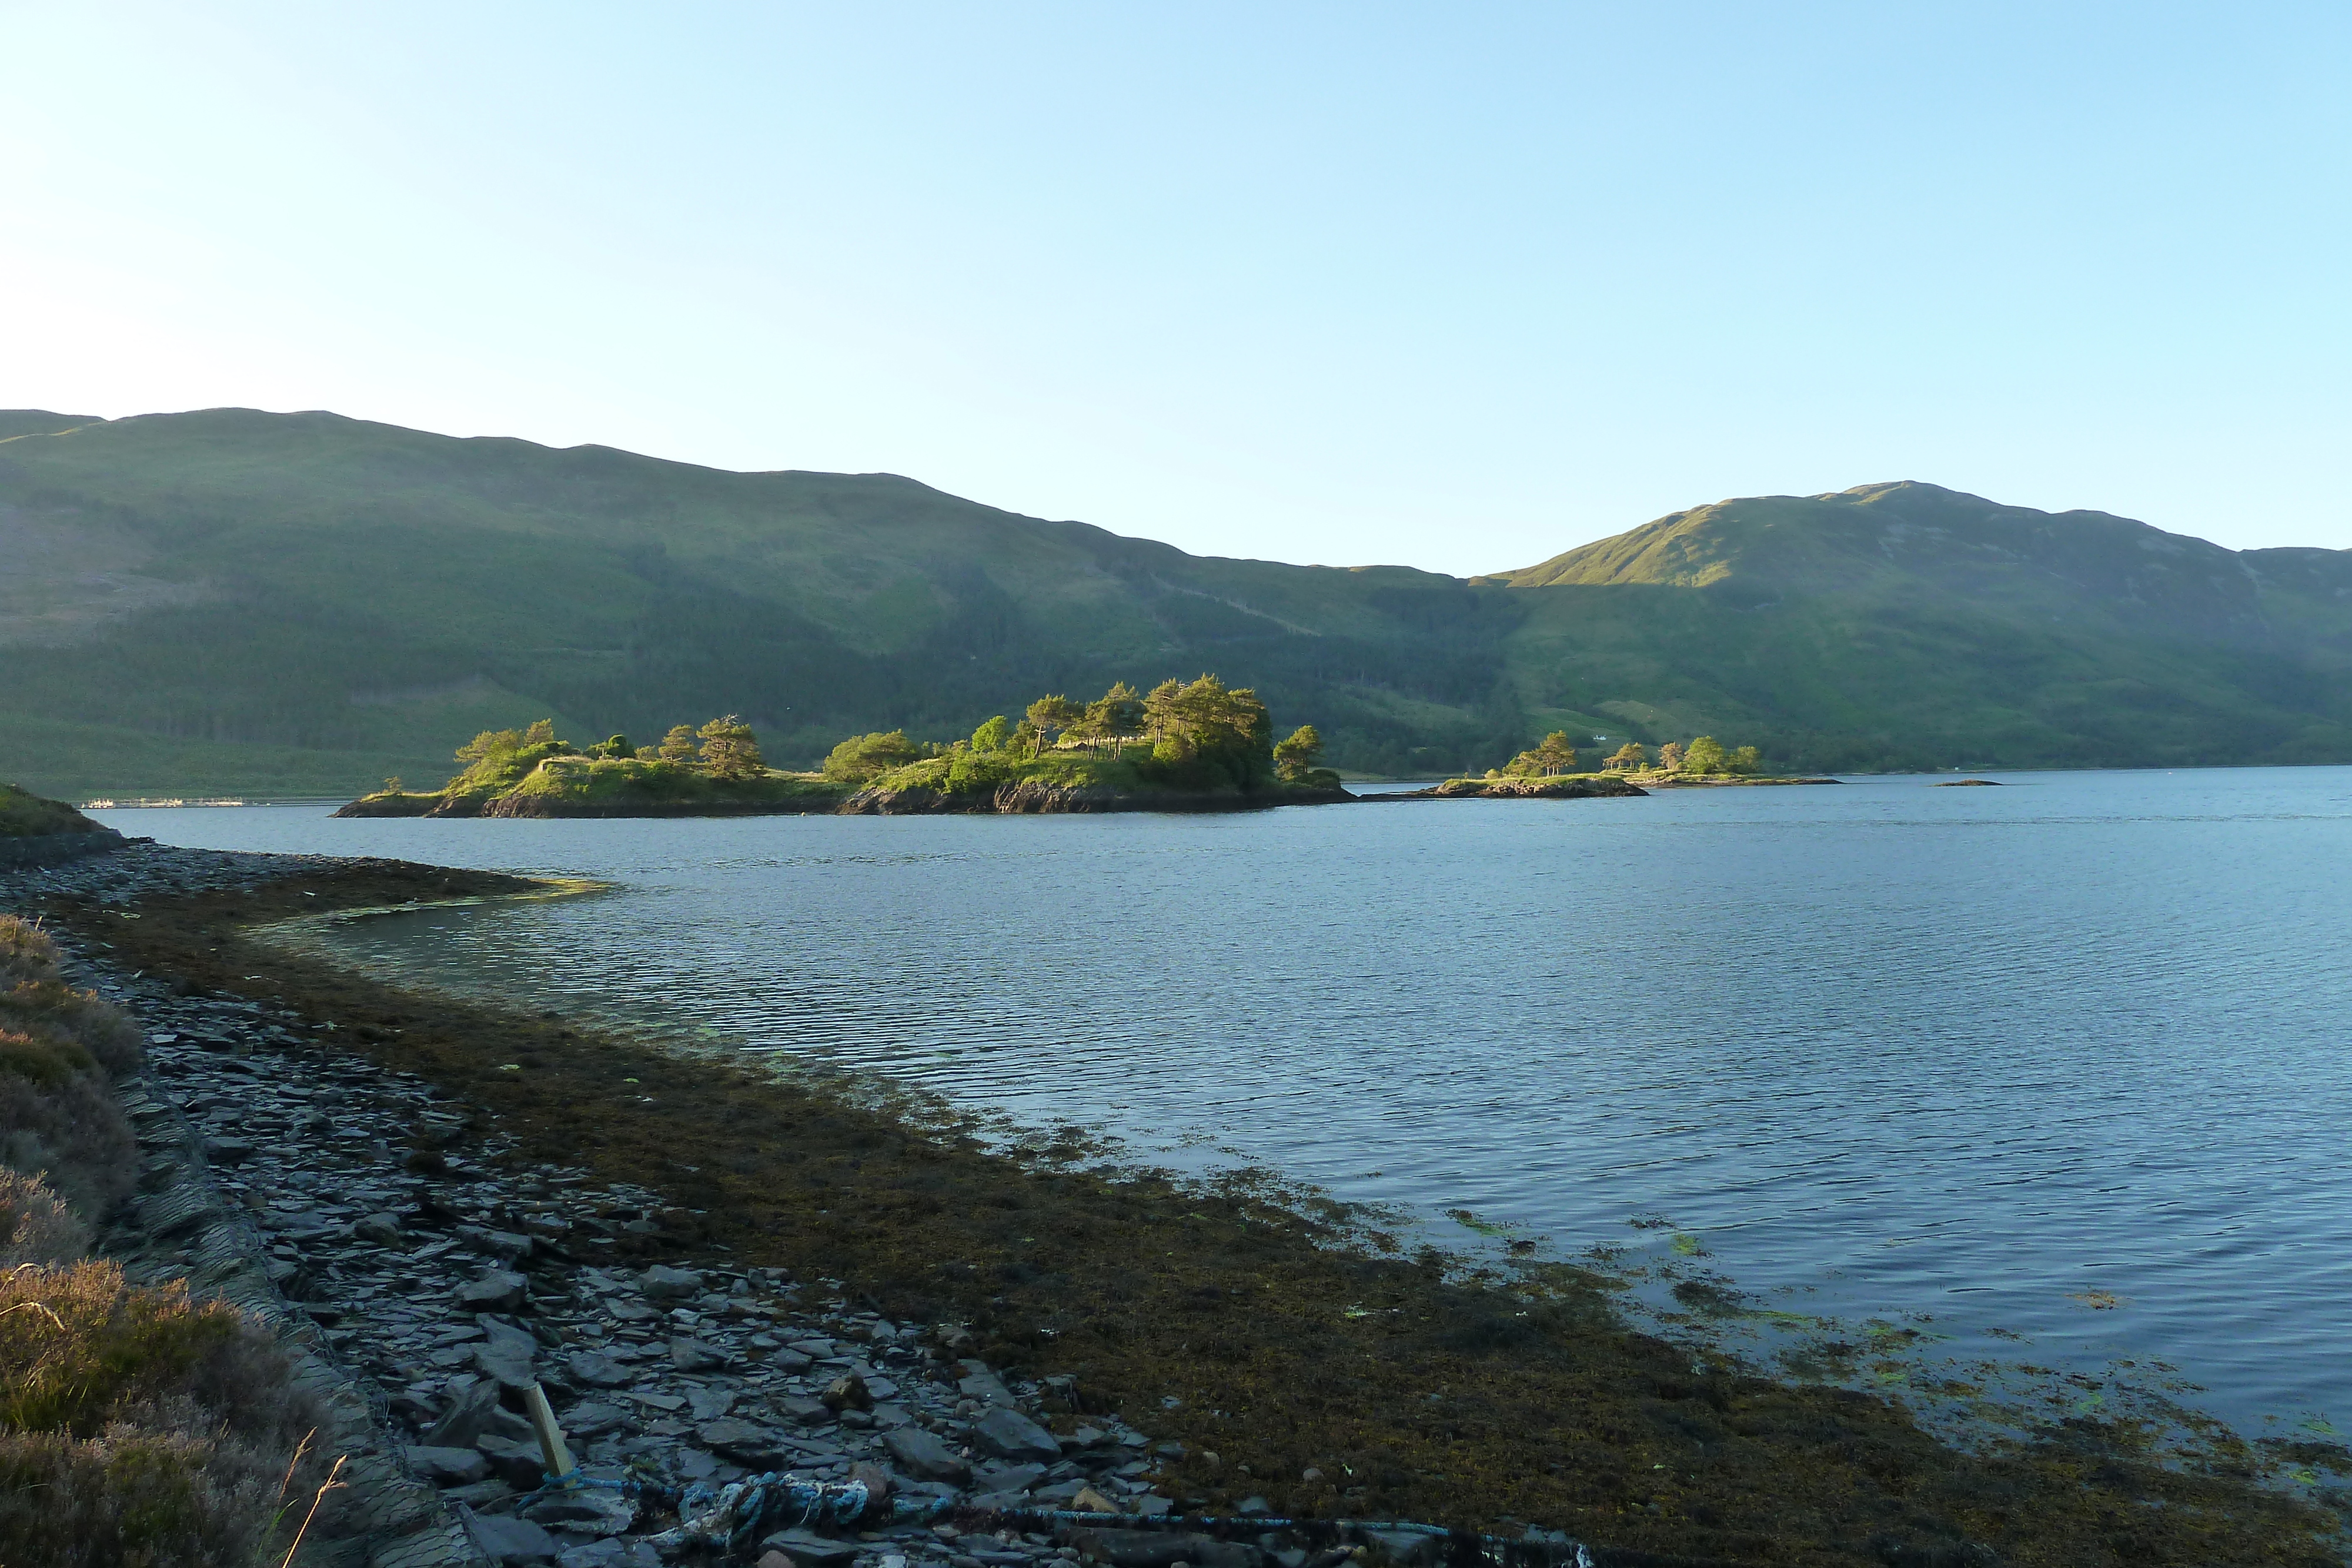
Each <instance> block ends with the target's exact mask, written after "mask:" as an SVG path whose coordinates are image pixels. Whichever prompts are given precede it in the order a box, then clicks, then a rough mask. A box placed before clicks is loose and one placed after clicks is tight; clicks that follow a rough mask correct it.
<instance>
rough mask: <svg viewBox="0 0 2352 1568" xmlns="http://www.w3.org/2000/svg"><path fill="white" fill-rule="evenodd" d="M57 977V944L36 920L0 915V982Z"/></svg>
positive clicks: (10, 982)
mask: <svg viewBox="0 0 2352 1568" xmlns="http://www.w3.org/2000/svg"><path fill="white" fill-rule="evenodd" d="M57 977H58V945H57V944H56V943H54V942H52V941H50V940H49V934H48V933H47V932H46V931H44V930H42V929H41V928H40V926H39V925H37V924H36V923H35V922H33V921H30V920H26V919H23V918H21V917H19V916H17V915H0V985H7V984H13V983H14V982H16V981H18V980H54V979H56V978H57Z"/></svg>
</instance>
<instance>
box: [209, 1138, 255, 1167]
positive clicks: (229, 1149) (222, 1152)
mask: <svg viewBox="0 0 2352 1568" xmlns="http://www.w3.org/2000/svg"><path fill="white" fill-rule="evenodd" d="M205 1158H206V1159H208V1160H210V1161H212V1163H213V1164H215V1165H216V1166H241V1165H243V1164H245V1162H246V1161H247V1160H249V1159H251V1158H253V1145H251V1144H249V1143H247V1141H246V1140H245V1139H243V1138H206V1139H205Z"/></svg>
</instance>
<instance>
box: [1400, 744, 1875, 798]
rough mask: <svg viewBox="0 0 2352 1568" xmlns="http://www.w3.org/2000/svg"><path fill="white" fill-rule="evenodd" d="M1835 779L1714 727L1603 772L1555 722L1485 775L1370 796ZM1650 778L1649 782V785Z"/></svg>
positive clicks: (1550, 793)
mask: <svg viewBox="0 0 2352 1568" xmlns="http://www.w3.org/2000/svg"><path fill="white" fill-rule="evenodd" d="M1836 782H1837V780H1836V779H1791V778H1778V777H1774V776H1772V775H1769V774H1767V773H1766V772H1765V771H1764V758H1763V755H1762V754H1761V753H1760V752H1759V751H1758V750H1757V749H1756V747H1752V746H1743V747H1739V748H1738V750H1736V751H1729V750H1726V749H1725V748H1724V746H1723V743H1722V742H1721V741H1718V740H1717V739H1716V738H1715V737H1713V736H1711V735H1702V736H1700V737H1698V738H1697V739H1696V740H1694V741H1692V742H1691V743H1690V744H1689V745H1688V746H1685V745H1683V744H1682V743H1681V742H1680V741H1675V740H1670V741H1667V742H1666V743H1665V744H1664V746H1661V747H1658V754H1657V757H1656V758H1654V759H1653V758H1652V757H1651V756H1650V752H1649V748H1648V747H1644V746H1643V745H1642V743H1641V742H1640V741H1637V740H1629V741H1627V742H1626V743H1625V744H1624V745H1622V746H1621V747H1618V748H1617V751H1616V753H1615V755H1613V756H1612V757H1611V758H1609V760H1608V761H1607V762H1606V763H1604V764H1602V765H1601V771H1600V772H1598V773H1579V772H1577V771H1576V747H1574V746H1573V745H1571V744H1570V741H1569V738H1568V736H1567V735H1566V733H1565V732H1563V731H1560V730H1557V729H1556V730H1553V731H1552V732H1551V733H1550V734H1549V735H1547V736H1545V737H1543V743H1542V744H1541V745H1539V746H1537V747H1533V748H1531V749H1529V750H1527V751H1522V752H1520V753H1519V754H1518V755H1517V757H1514V758H1511V759H1510V761H1508V762H1507V763H1505V764H1504V765H1503V766H1502V767H1500V768H1488V769H1486V777H1485V778H1483V779H1447V780H1445V782H1444V783H1443V784H1433V785H1432V786H1430V787H1429V788H1428V789H1412V790H1408V791H1405V792H1403V793H1401V794H1391V795H1367V796H1365V797H1364V799H1365V800H1583V799H1588V798H1590V797H1592V796H1596V795H1646V794H1648V793H1649V792H1650V790H1652V789H1693V788H1704V787H1706V786H1710V785H1723V784H1834V783H1836ZM1644 786H1646V788H1644Z"/></svg>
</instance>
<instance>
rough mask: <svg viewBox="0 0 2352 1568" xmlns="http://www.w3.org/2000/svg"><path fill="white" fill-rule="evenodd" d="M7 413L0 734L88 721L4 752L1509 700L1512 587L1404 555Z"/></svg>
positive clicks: (933, 495) (1458, 730)
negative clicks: (1504, 662)
mask: <svg viewBox="0 0 2352 1568" xmlns="http://www.w3.org/2000/svg"><path fill="white" fill-rule="evenodd" d="M9 431H15V432H18V433H19V434H16V435H15V436H14V437H13V438H0V549H5V550H7V552H8V553H9V554H11V555H13V556H16V558H18V559H28V560H32V561H35V562H37V563H38V565H37V570H34V571H32V572H28V573H26V574H24V575H22V576H20V577H17V578H16V579H14V580H12V582H11V584H10V586H9V587H8V588H7V589H6V590H5V591H0V645H5V647H6V652H7V658H8V664H9V668H10V673H11V677H12V678H11V679H10V681H9V682H8V683H6V689H5V692H0V734H5V733H6V730H5V724H6V719H7V717H8V716H14V717H15V718H16V720H17V721H18V722H19V723H22V722H23V721H25V720H28V719H40V720H47V721H50V722H52V723H67V724H71V725H74V726H77V727H87V728H86V729H85V730H84V732H83V734H82V735H81V736H80V737H79V738H78V740H77V743H76V744H75V745H74V746H72V747H68V748H65V749H64V750H62V751H51V750H48V749H47V748H46V747H44V748H43V750H42V752H40V753H37V754H34V755H27V756H25V757H22V758H10V760H11V761H12V762H13V763H14V764H15V765H16V768H17V769H18V771H19V772H20V773H21V774H22V775H23V776H24V777H26V778H27V779H31V780H33V781H35V782H36V783H37V784H40V785H42V786H44V787H47V788H49V789H57V790H63V791H67V792H75V793H79V792H86V791H89V790H92V789H110V790H116V791H122V792H132V791H136V790H140V789H145V788H147V787H150V786H152V787H154V788H157V789H176V788H183V787H184V785H183V784H182V783H181V782H180V781H178V780H177V779H170V778H153V777H149V776H148V768H149V767H150V766H151V765H152V764H151V758H152V753H147V752H144V751H142V748H140V747H129V746H126V745H124V744H122V743H121V740H120V738H119V737H121V736H122V735H124V734H126V733H128V734H134V735H140V736H148V737H168V738H170V739H173V740H174V741H183V742H184V741H212V742H230V743H236V744H237V745H240V746H250V747H266V748H278V750H279V751H280V752H281V753H282V752H283V751H285V750H287V749H292V750H299V751H306V752H312V753H317V754H320V755H323V756H330V757H332V756H341V755H348V756H350V757H351V758H352V767H351V768H349V769H347V770H346V771H347V773H348V778H347V779H346V786H347V787H355V786H361V785H368V784H373V782H375V780H376V779H378V778H380V777H381V776H382V774H383V772H384V771H397V772H401V773H404V774H407V775H415V776H418V777H424V778H432V777H435V776H436V775H438V774H442V773H446V770H447V762H448V753H449V749H450V747H453V746H455V745H456V744H457V742H459V741H461V740H463V739H465V738H467V737H468V736H470V735H471V734H472V733H474V731H475V730H477V729H478V728H483V727H495V726H497V725H501V724H511V723H514V722H517V721H519V720H520V719H523V718H525V717H536V716H540V715H542V714H545V713H547V712H549V711H553V712H555V713H558V714H560V715H562V716H564V717H565V718H566V719H567V720H568V721H569V725H570V726H576V727H577V728H579V729H580V730H583V731H594V732H597V733H604V732H607V731H612V730H627V731H631V732H634V733H654V734H658V733H660V731H661V730H662V729H664V728H665V727H667V726H668V725H671V724H674V723H677V722H681V721H684V720H689V719H691V720H697V721H698V720H700V719H702V718H706V717H708V716H710V715H711V714H714V713H718V712H721V711H734V712H740V713H741V714H743V715H744V716H745V717H746V718H748V719H749V720H751V723H752V724H753V725H755V726H756V727H758V728H759V730H760V732H761V737H762V739H763V743H764V744H765V745H766V747H767V748H768V751H769V754H770V755H771V756H772V758H776V759H777V760H779V761H803V762H805V761H813V760H814V759H815V758H817V757H820V756H822V755H823V754H824V751H825V750H826V749H827V748H828V747H831V746H832V744H833V743H834V742H835V741H836V740H838V739H839V738H840V737H841V736H842V735H843V734H844V733H846V732H850V731H856V730H866V729H873V728H877V727H899V726H904V727H908V729H910V730H913V731H915V732H917V733H919V734H935V735H942V736H944V735H953V734H961V733H963V732H965V731H968V730H969V729H970V728H971V726H972V725H973V723H974V722H976V720H977V719H978V718H980V717H984V716H986V715H988V714H989V713H991V712H997V711H1003V710H1004V709H1005V708H1007V707H1008V706H1011V705H1012V704H1013V702H1014V701H1015V700H1016V699H1019V700H1026V698H1027V697H1028V696H1029V695H1034V693H1036V692H1038V691H1040V690H1061V689H1064V688H1068V689H1071V690H1085V691H1092V690H1098V689H1100V688H1101V687H1102V686H1104V685H1108V680H1109V679H1111V678H1119V677H1124V678H1127V679H1129V680H1132V681H1136V682H1138V683H1139V684H1141V685H1150V684H1152V683H1153V682H1156V681H1157V680H1159V679H1160V678H1163V677H1165V676H1168V675H1171V674H1181V675H1191V674H1198V673H1199V672H1200V671H1201V670H1202V669H1204V668H1215V669H1219V670H1222V671H1224V672H1226V673H1228V674H1236V675H1237V677H1238V678H1239V679H1242V680H1245V681H1248V682H1252V683H1255V685H1256V686H1257V688H1258V690H1259V691H1260V692H1261V693H1263V694H1264V695H1265V696H1266V698H1267V700H1268V701H1269V702H1270V703H1271V704H1272V706H1273V707H1274V709H1275V712H1276V717H1277V720H1279V721H1281V722H1284V723H1286V724H1289V723H1296V722H1301V721H1304V720H1306V719H1307V718H1310V717H1311V718H1312V719H1314V720H1315V722H1317V723H1318V725H1319V726H1320V727H1322V728H1323V730H1324V732H1325V734H1326V735H1328V736H1329V737H1331V738H1332V742H1333V750H1334V752H1335V754H1337V755H1339V757H1340V758H1341V760H1342V761H1343V762H1352V764H1353V765H1354V766H1358V767H1365V768H1380V769H1397V768H1414V767H1427V768H1440V767H1458V766H1462V765H1465V764H1466V763H1467V762H1468V761H1469V760H1470V758H1472V757H1473V756H1474V755H1479V754H1483V752H1484V751H1486V750H1488V749H1492V748H1493V747H1497V746H1503V745H1506V744H1507V742H1508V741H1509V740H1510V738H1511V737H1514V736H1515V735H1516V731H1517V720H1516V716H1512V715H1509V714H1507V713H1496V712H1493V711H1490V707H1491V705H1492V703H1493V702H1494V701H1495V700H1496V696H1497V694H1498V691H1499V690H1500V689H1501V683H1500V681H1499V678H1498V677H1499V672H1500V661H1499V653H1498V644H1499V643H1500V640H1501V638H1502V637H1503V636H1504V635H1505V634H1506V633H1507V632H1508V631H1509V630H1510V628H1511V626H1512V625H1513V624H1514V622H1515V620H1516V614H1517V607H1516V603H1515V601H1514V600H1513V597H1512V596H1511V595H1510V594H1508V593H1507V592H1506V591H1501V590H1498V589H1486V590H1479V589H1474V588H1472V587H1470V586H1468V585H1466V584H1465V583H1462V582H1460V581H1457V580H1454V579H1451V578H1445V577H1440V576H1436V575H1433V574H1431V573H1426V572H1419V571H1412V570H1403V569H1397V568H1372V569H1367V570H1336V569H1328V568H1311V567H1294V566H1284V565H1278V564H1274V563H1266V562H1255V561H1234V560H1208V559H1196V558H1193V557H1190V556H1186V555H1185V554H1183V553H1182V552H1181V551H1179V550H1176V549H1171V548H1170V547H1168V546H1165V545H1160V544H1154V543H1151V542H1150V541H1146V540H1139V539H1126V538H1118V536H1116V535H1113V534H1109V533H1106V532H1104V531H1103V530H1102V529H1099V528H1089V527H1087V526H1085V525H1083V524H1078V523H1055V522H1045V521H1040V520H1038V519H1035V518H1031V517H1017V516H1014V515H1013V514H1010V513H1006V512H1001V511H997V510H994V509H992V508H990V507H982V506H978V505H975V504H973V503H971V502H969V501H963V500H960V499H958V498H956V497H951V496H946V495H942V494H940V492H938V491H936V490H932V489H929V488H928V487H927V486H922V485H919V484H917V483H915V482H914V481H912V480H908V479H901V478H897V477H894V476H888V475H864V476H846V475H822V474H796V473H782V474H729V473H721V472H718V471H716V470H712V469H706V468H697V467H693V466H690V465H684V464H676V463H665V462H659V461H656V460H654V459H651V458H645V457H637V456H633V455H629V454H626V453H621V452H614V451H610V450H606V449H603V448H595V447H585V448H574V449H572V450H568V451H553V450H551V449H548V448H545V447H541V446H534V445H531V444H529V443H525V442H520V441H499V440H473V441H460V440H453V439H450V438H447V437H443V436H435V435H426V434H419V433H416V432H413V431H405V430H400V429H396V428H394V427H390V426H385V425H377V424H368V423H362V422H359V421H354V420H348V419H342V418H339V417H337V416H334V415H331V414H296V415H273V414H261V413H246V412H239V411H220V412H213V413H193V414H173V415H155V416H150V417H145V418H140V419H129V420H121V421H115V422H112V423H75V422H72V421H70V420H68V419H66V418H64V417H63V416H41V415H34V414H11V415H5V416H0V434H5V432H9ZM514 694H523V695H525V696H526V697H527V699H528V700H517V701H513V702H509V701H508V699H509V697H511V696H512V695H514ZM499 704H503V705H505V706H500V707H499V711H498V713H497V714H496V715H495V716H493V715H492V714H490V713H489V712H488V711H474V710H479V709H484V708H485V706H486V705H499ZM458 708H466V709H467V710H468V713H467V715H465V716H461V715H460V714H459V713H457V711H455V710H456V709H458ZM362 758H364V761H363V762H362ZM271 767H272V768H273V770H274V771H277V772H281V773H282V772H284V771H286V769H285V768H284V767H283V765H282V764H272V765H271Z"/></svg>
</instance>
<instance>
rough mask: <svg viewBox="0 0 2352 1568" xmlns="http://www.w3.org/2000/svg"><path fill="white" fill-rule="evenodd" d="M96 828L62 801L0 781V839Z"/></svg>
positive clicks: (87, 831) (80, 831) (90, 831)
mask: <svg viewBox="0 0 2352 1568" xmlns="http://www.w3.org/2000/svg"><path fill="white" fill-rule="evenodd" d="M96 831H98V824H97V823H96V822H93V821H90V820H89V818H88V817H85V816H83V815H82V814H81V813H80V812H79V811H77V810H74V809H73V808H72V807H71V806H68V805H67V804H66V803H65V802H64V801H62V800H43V799H42V798H41V797H40V796H38V795H36V794H33V793H32V792H31V791H29V790H26V789H18V788H17V787H16V785H14V784H6V783H0V839H21V838H31V837H37V836H46V835H47V834H50V833H94V832H96Z"/></svg>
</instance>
